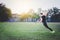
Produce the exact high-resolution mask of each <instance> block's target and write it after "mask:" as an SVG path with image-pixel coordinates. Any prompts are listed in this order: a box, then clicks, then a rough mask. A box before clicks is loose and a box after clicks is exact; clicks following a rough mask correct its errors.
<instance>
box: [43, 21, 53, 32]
mask: <svg viewBox="0 0 60 40" xmlns="http://www.w3.org/2000/svg"><path fill="white" fill-rule="evenodd" d="M43 25H44V26H45V27H46V28H48V29H49V30H50V31H53V30H52V29H51V28H50V27H48V25H47V23H46V22H43Z"/></svg>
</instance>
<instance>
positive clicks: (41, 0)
mask: <svg viewBox="0 0 60 40" xmlns="http://www.w3.org/2000/svg"><path fill="white" fill-rule="evenodd" d="M0 3H4V4H5V5H6V6H7V7H8V8H10V9H11V10H12V12H13V13H21V12H24V11H28V10H29V9H34V10H35V11H36V10H37V9H38V8H42V9H49V8H52V7H58V8H60V0H0Z"/></svg>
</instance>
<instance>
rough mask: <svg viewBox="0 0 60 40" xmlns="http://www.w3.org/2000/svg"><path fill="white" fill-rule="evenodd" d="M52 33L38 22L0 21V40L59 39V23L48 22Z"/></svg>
mask: <svg viewBox="0 0 60 40" xmlns="http://www.w3.org/2000/svg"><path fill="white" fill-rule="evenodd" d="M48 26H49V27H50V28H52V29H53V30H55V31H56V32H55V33H54V34H52V33H51V31H50V30H48V29H47V28H45V27H44V26H43V24H42V23H38V22H0V40H60V23H48Z"/></svg>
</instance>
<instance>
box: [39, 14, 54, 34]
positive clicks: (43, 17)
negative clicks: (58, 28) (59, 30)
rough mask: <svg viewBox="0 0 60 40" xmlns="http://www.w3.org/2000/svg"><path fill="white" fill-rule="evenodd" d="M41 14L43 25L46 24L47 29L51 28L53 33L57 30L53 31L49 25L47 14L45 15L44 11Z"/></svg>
mask: <svg viewBox="0 0 60 40" xmlns="http://www.w3.org/2000/svg"><path fill="white" fill-rule="evenodd" d="M40 14H41V20H42V23H43V25H44V26H45V27H46V28H47V29H49V30H50V31H51V33H55V31H53V30H52V29H51V28H49V27H48V25H47V22H46V16H45V15H43V13H40Z"/></svg>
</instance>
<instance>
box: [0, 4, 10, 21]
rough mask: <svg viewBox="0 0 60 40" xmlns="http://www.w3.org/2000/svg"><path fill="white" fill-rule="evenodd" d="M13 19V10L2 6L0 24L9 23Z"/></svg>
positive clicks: (0, 8)
mask: <svg viewBox="0 0 60 40" xmlns="http://www.w3.org/2000/svg"><path fill="white" fill-rule="evenodd" d="M10 17H11V10H10V9H8V8H7V7H5V5H3V4H0V22H5V21H8V20H9V18H10Z"/></svg>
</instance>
